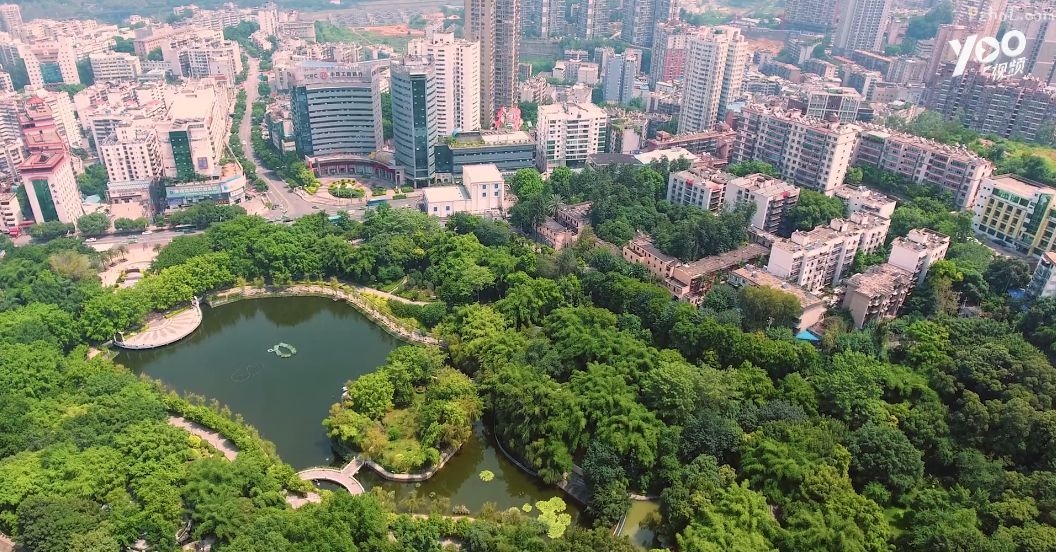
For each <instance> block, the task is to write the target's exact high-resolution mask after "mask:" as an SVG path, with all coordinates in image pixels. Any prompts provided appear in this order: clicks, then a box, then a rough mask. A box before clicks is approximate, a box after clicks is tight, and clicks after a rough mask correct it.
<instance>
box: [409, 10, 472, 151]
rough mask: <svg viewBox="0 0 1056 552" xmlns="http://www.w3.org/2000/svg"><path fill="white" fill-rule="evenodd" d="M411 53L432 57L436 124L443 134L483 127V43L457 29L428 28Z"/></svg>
mask: <svg viewBox="0 0 1056 552" xmlns="http://www.w3.org/2000/svg"><path fill="white" fill-rule="evenodd" d="M407 54H408V55H410V56H417V57H428V58H429V59H430V61H431V62H432V64H433V71H434V72H435V74H436V76H435V81H436V128H437V133H438V134H439V135H440V136H451V135H452V134H455V132H469V131H474V130H479V129H480V117H481V112H480V43H479V42H470V41H468V40H456V39H455V34H454V33H440V32H433V31H426V36H425V38H424V39H418V40H412V41H411V42H410V44H408V45H407Z"/></svg>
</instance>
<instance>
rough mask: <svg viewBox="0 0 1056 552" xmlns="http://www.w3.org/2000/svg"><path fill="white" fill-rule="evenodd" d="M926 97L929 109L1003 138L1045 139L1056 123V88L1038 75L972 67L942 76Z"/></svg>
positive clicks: (977, 130) (982, 131) (1029, 140)
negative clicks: (996, 73)
mask: <svg viewBox="0 0 1056 552" xmlns="http://www.w3.org/2000/svg"><path fill="white" fill-rule="evenodd" d="M1053 24H1056V21H1053ZM925 98H926V99H925V102H924V104H925V106H926V107H927V108H928V109H931V110H933V111H938V112H940V113H942V114H943V116H944V117H946V118H947V119H957V120H959V121H960V122H961V123H962V124H964V125H965V126H967V127H968V128H970V129H972V130H974V131H976V132H980V133H983V134H996V135H998V136H1001V137H1003V138H1012V139H1015V140H1024V141H1028V142H1034V141H1041V140H1046V139H1049V138H1051V137H1052V135H1051V132H1052V126H1053V124H1056V91H1054V90H1053V89H1052V88H1051V87H1049V86H1048V85H1046V84H1045V82H1044V81H1039V80H1035V79H1026V78H1005V79H1002V80H1000V81H994V80H992V79H990V78H989V77H988V76H987V75H984V74H980V73H979V72H978V71H976V70H973V69H969V70H968V71H966V72H965V74H963V75H961V76H959V77H951V78H944V79H939V80H938V81H937V82H936V83H935V84H934V85H933V86H931V87H930V88H929V90H928V94H927V95H926V96H925ZM1046 134H1048V136H1046Z"/></svg>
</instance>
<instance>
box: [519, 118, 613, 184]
mask: <svg viewBox="0 0 1056 552" xmlns="http://www.w3.org/2000/svg"><path fill="white" fill-rule="evenodd" d="M608 121H609V115H608V113H606V112H605V110H604V109H602V108H600V107H598V106H596V105H594V104H590V103H581V104H570V103H563V104H550V105H541V106H539V121H538V124H537V125H536V127H535V128H536V136H537V140H538V143H537V146H536V147H537V148H538V155H537V158H536V162H537V163H539V165H540V167H539V168H540V170H543V171H545V170H547V168H548V167H550V166H569V167H581V166H583V165H584V164H585V163H586V162H587V157H588V156H589V155H591V154H594V153H598V152H600V151H601V149H602V145H603V144H604V143H605V131H606V129H607V128H608Z"/></svg>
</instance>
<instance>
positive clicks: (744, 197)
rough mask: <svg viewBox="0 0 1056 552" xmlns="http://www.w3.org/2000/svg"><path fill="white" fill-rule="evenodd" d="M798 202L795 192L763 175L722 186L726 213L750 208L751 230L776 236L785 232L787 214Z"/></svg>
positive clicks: (788, 185)
mask: <svg viewBox="0 0 1056 552" xmlns="http://www.w3.org/2000/svg"><path fill="white" fill-rule="evenodd" d="M798 202H799V188H797V187H795V186H793V185H791V184H789V183H787V182H785V181H783V180H779V179H777V178H773V177H770V176H767V175H765V174H750V175H747V176H742V177H740V178H735V179H733V180H730V181H728V182H726V194H725V197H724V198H723V203H724V205H725V207H726V209H734V208H736V207H737V206H738V205H741V204H744V203H749V204H752V205H754V207H755V210H754V212H753V213H752V220H750V221H748V222H749V224H751V226H753V227H754V228H758V229H759V230H762V231H764V232H769V233H777V232H781V231H782V230H784V229H786V228H787V225H788V212H789V211H791V210H792V208H793V207H795V206H796V203H798Z"/></svg>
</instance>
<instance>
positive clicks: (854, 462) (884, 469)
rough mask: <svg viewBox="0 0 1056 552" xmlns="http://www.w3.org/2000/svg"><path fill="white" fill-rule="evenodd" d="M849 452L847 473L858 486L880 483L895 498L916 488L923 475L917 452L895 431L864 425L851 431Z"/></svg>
mask: <svg viewBox="0 0 1056 552" xmlns="http://www.w3.org/2000/svg"><path fill="white" fill-rule="evenodd" d="M847 450H848V451H849V452H850V453H851V474H852V478H853V479H854V481H855V482H856V483H857V484H858V485H862V486H864V485H865V484H866V483H867V482H870V481H876V482H878V483H882V484H883V485H884V486H886V487H887V488H888V489H889V490H891V491H892V492H893V493H895V494H896V495H901V494H903V493H906V492H908V491H909V490H910V489H912V488H913V487H915V486H917V484H918V483H919V482H920V480H921V478H922V477H923V476H924V462H923V459H922V457H921V453H920V451H919V450H917V449H916V448H914V447H913V445H912V443H910V442H909V439H907V438H906V436H905V435H904V434H903V433H902V432H901V431H899V430H897V429H895V428H893V427H890V426H886V425H878V424H868V425H865V426H862V427H860V428H858V429H857V430H855V431H854V432H853V433H852V434H851V440H850V442H849V443H848V445H847Z"/></svg>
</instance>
